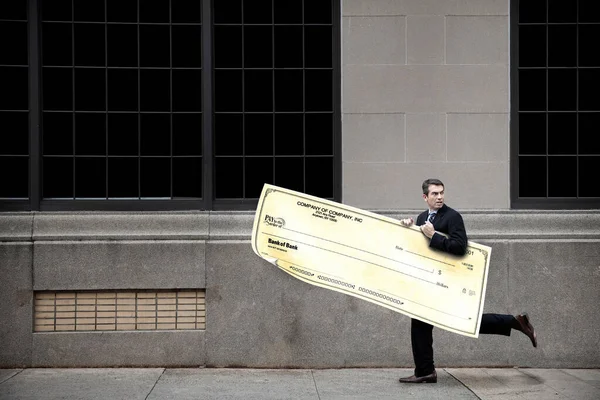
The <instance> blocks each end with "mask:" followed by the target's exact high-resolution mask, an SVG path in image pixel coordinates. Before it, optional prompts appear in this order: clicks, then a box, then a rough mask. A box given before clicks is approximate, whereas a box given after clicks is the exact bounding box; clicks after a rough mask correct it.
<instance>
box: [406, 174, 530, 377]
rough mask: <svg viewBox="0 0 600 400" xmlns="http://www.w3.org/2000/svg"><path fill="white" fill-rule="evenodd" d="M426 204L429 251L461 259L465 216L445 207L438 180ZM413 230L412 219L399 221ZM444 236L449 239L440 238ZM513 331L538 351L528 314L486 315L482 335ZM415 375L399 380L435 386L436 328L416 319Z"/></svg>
mask: <svg viewBox="0 0 600 400" xmlns="http://www.w3.org/2000/svg"><path fill="white" fill-rule="evenodd" d="M423 200H425V202H426V203H427V206H428V210H427V211H424V212H423V213H421V214H420V215H419V216H418V217H417V223H416V224H417V226H419V227H420V228H421V232H423V235H425V236H427V237H428V238H429V239H430V241H429V247H432V248H434V249H437V250H441V251H446V252H448V253H451V254H455V255H458V256H462V255H464V254H465V251H466V249H467V232H466V230H465V224H464V222H463V219H462V216H461V215H460V214H459V213H458V212H457V211H455V210H453V209H452V208H450V207H448V206H447V205H445V204H444V184H443V183H442V181H440V180H439V179H427V180H426V181H424V182H423ZM400 222H401V223H402V224H403V225H406V226H410V225H412V224H413V223H414V221H413V219H412V218H407V219H403V220H401V221H400ZM436 231H438V232H442V233H445V234H447V235H448V237H446V236H444V235H440V234H439V233H436ZM511 329H516V330H518V331H520V332H523V333H524V334H525V335H527V337H529V339H530V340H531V343H532V344H533V347H537V336H536V334H535V331H534V329H533V326H531V324H530V323H529V318H528V316H527V314H525V313H523V314H520V315H517V316H512V315H503V314H483V315H482V318H481V325H480V328H479V333H482V334H493V335H505V336H510V332H511ZM410 334H411V342H412V351H413V358H414V361H415V374H414V375H412V376H409V377H407V378H400V382H405V383H436V382H437V373H436V372H435V366H434V363H433V326H432V325H430V324H427V323H425V322H422V321H419V320H417V319H412V320H411V327H410Z"/></svg>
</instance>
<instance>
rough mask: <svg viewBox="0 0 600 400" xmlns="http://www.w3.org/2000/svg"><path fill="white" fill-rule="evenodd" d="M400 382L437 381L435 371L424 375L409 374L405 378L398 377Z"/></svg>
mask: <svg viewBox="0 0 600 400" xmlns="http://www.w3.org/2000/svg"><path fill="white" fill-rule="evenodd" d="M400 382H402V383H437V372H435V370H433V372H432V373H431V374H429V375H425V376H415V375H413V376H409V377H407V378H400Z"/></svg>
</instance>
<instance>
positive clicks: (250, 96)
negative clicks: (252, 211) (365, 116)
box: [0, 0, 593, 210]
mask: <svg viewBox="0 0 600 400" xmlns="http://www.w3.org/2000/svg"><path fill="white" fill-rule="evenodd" d="M339 3H340V2H339V0H318V1H317V0H290V1H286V2H282V1H275V0H256V1H254V0H231V1H209V0H204V1H203V0H157V1H150V0H37V1H36V0H29V1H28V0H14V1H2V2H0V35H1V36H2V37H5V38H6V37H10V38H11V40H4V41H2V42H1V43H0V87H2V88H3V89H2V90H3V94H4V95H3V96H0V124H2V127H3V128H2V134H1V135H0V168H3V171H12V173H11V174H9V176H8V179H6V180H5V181H6V182H4V184H3V185H2V187H1V188H0V202H1V203H2V204H1V206H2V208H3V209H33V210H72V209H89V210H93V209H99V210H102V209H117V210H136V209H139V210H153V209H161V210H162V209H165V210H168V209H231V208H234V209H238V208H241V209H244V208H253V207H254V206H255V205H256V202H257V199H258V197H259V196H260V193H261V190H262V187H263V185H264V184H265V183H274V184H277V185H281V186H284V187H287V188H291V189H295V190H299V191H303V192H306V193H310V194H314V195H317V196H321V197H325V198H329V199H337V200H339V199H340V195H341V193H340V190H341V181H340V175H341V163H340V151H341V146H340V140H339V135H340V51H339V47H340V37H339V20H340V18H341V16H340V4H339ZM28 15H31V19H32V21H33V23H31V22H28ZM590 101H593V100H590ZM19 202H20V203H19ZM16 203H19V204H18V205H17V206H14V204H16Z"/></svg>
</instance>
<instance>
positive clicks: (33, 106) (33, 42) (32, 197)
mask: <svg viewBox="0 0 600 400" xmlns="http://www.w3.org/2000/svg"><path fill="white" fill-rule="evenodd" d="M37 3H38V2H37V0H29V4H28V8H29V10H28V18H27V20H28V30H29V38H28V40H29V204H30V208H31V210H39V209H40V187H41V183H40V177H41V175H40V129H39V126H40V107H39V99H40V66H39V63H40V57H39V54H40V50H39V40H38V38H39V31H38V29H39V22H38V19H39V18H38V8H37Z"/></svg>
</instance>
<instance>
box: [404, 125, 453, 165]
mask: <svg viewBox="0 0 600 400" xmlns="http://www.w3.org/2000/svg"><path fill="white" fill-rule="evenodd" d="M406 160H407V161H408V162H430V161H446V115H445V114H407V115H406Z"/></svg>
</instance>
